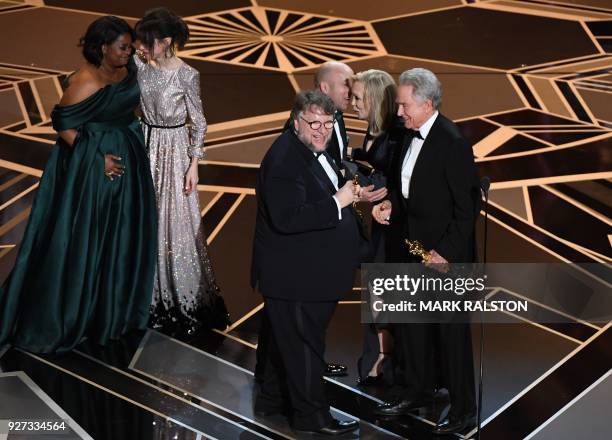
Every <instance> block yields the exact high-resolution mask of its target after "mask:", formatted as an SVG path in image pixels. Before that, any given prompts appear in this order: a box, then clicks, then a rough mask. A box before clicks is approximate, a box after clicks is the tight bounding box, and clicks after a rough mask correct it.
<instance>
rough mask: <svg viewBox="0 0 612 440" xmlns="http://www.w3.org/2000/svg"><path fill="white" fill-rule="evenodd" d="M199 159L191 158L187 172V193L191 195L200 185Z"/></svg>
mask: <svg viewBox="0 0 612 440" xmlns="http://www.w3.org/2000/svg"><path fill="white" fill-rule="evenodd" d="M199 177H200V176H199V175H198V159H197V158H195V157H194V158H193V159H191V164H190V165H189V169H188V170H187V172H186V173H185V194H186V195H190V194H191V193H192V192H193V191H194V190H195V189H197V187H198V180H199Z"/></svg>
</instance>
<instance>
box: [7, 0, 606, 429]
mask: <svg viewBox="0 0 612 440" xmlns="http://www.w3.org/2000/svg"><path fill="white" fill-rule="evenodd" d="M159 3H164V2H156V1H149V0H134V1H130V2H119V1H77V0H48V1H37V0H34V1H27V2H23V1H5V0H2V1H0V29H1V30H0V35H3V36H4V37H5V44H4V45H3V49H2V54H1V55H0V278H1V279H2V280H3V279H5V278H6V276H7V274H8V273H9V271H10V269H11V268H12V266H13V263H14V260H15V257H16V253H17V250H18V248H19V243H20V240H21V237H22V235H23V232H24V228H25V225H26V221H27V218H28V215H29V211H30V206H31V203H32V200H33V198H34V197H35V195H36V190H37V185H38V180H39V178H40V174H41V170H42V168H43V166H44V164H45V161H46V159H47V157H48V154H49V151H50V148H51V145H52V144H53V139H54V138H55V134H54V132H53V130H52V128H51V125H50V121H49V115H50V112H51V109H52V107H53V105H55V104H56V103H57V102H58V100H59V97H60V94H61V87H60V83H61V81H62V79H63V78H64V77H65V75H66V74H68V73H69V72H71V71H73V70H74V69H76V68H77V67H78V66H79V64H80V63H81V57H80V54H79V50H78V48H77V47H76V43H77V41H78V38H79V37H80V36H81V34H82V33H83V32H84V30H85V28H86V26H87V25H88V23H90V22H91V21H92V20H93V19H95V18H96V17H98V16H99V15H101V14H115V15H120V16H123V17H125V18H126V19H128V20H130V22H132V23H133V22H134V21H135V20H136V19H137V18H138V17H139V16H141V15H142V14H143V12H144V11H145V10H146V9H148V8H150V7H154V6H158V5H159ZM168 5H171V7H173V8H174V9H175V10H176V12H178V13H179V14H181V15H182V16H183V17H185V18H186V19H187V21H188V24H189V25H190V27H191V31H192V36H193V42H192V44H191V45H189V46H188V47H186V48H185V50H184V51H183V52H182V53H181V54H180V55H181V56H182V57H183V58H184V59H185V61H187V62H188V63H189V64H191V65H192V66H194V67H195V68H197V69H198V70H199V71H200V74H201V78H202V96H203V101H204V109H205V113H206V116H207V118H208V120H209V122H210V124H211V125H210V127H209V133H208V135H207V142H206V145H207V159H206V160H205V161H202V162H201V164H200V186H199V190H200V200H201V207H202V216H203V221H204V224H205V228H206V232H207V234H208V242H209V245H210V252H211V255H212V258H213V264H214V267H215V271H216V273H217V278H218V280H219V284H220V287H221V289H222V292H223V295H224V297H225V300H226V302H227V305H228V308H229V311H230V314H231V316H232V320H233V324H232V326H231V327H230V328H228V329H227V330H226V331H224V332H212V333H210V334H207V335H204V336H203V337H202V338H200V339H199V340H198V341H195V342H194V343H193V344H192V345H186V344H184V343H181V342H179V341H176V340H173V339H172V338H169V337H167V336H164V335H161V334H159V333H156V332H148V333H146V334H133V335H130V336H129V337H126V338H125V339H124V340H121V341H117V342H116V343H114V344H112V345H111V346H109V347H105V348H101V347H95V346H89V345H88V344H87V343H84V344H82V345H81V346H79V347H78V349H77V350H75V351H74V352H72V353H70V354H69V355H67V356H64V357H58V358H56V357H46V356H36V355H31V354H28V353H24V352H20V351H18V350H9V351H8V352H6V353H0V354H2V358H1V360H0V365H1V368H2V373H0V419H8V418H17V417H21V418H24V417H25V418H29V419H34V418H36V419H62V420H66V421H67V426H68V428H67V437H62V438H95V439H149V438H151V439H152V438H177V439H183V438H185V439H191V438H193V439H195V438H218V439H238V438H241V439H242V438H294V437H295V434H294V433H293V432H292V431H291V430H290V429H289V427H288V426H287V424H286V422H285V421H284V420H283V419H278V418H272V419H261V418H257V417H254V415H253V413H252V407H251V402H252V394H253V392H254V391H256V385H255V384H254V383H253V377H252V371H253V368H254V362H255V357H254V356H255V348H256V344H257V330H258V327H259V320H260V314H261V307H262V304H261V297H260V296H258V295H256V294H254V293H253V292H252V291H251V289H250V288H249V286H248V275H249V267H250V258H251V241H252V235H253V221H254V218H255V199H254V189H253V188H254V181H255V175H256V173H257V167H258V164H259V162H260V160H261V158H262V157H263V154H264V153H265V151H266V150H267V148H268V147H269V145H270V144H271V142H272V140H273V139H274V138H275V137H276V136H278V134H279V133H280V132H281V129H282V126H283V123H284V121H285V120H286V118H287V116H288V109H289V107H290V106H291V103H292V99H293V95H294V94H295V92H296V91H297V90H301V89H305V88H309V87H310V86H311V84H312V79H313V72H314V70H315V69H316V67H317V65H318V64H320V63H321V62H323V61H326V60H342V61H345V62H347V63H348V64H349V65H351V67H352V68H353V69H354V70H355V71H360V70H365V69H368V68H380V69H385V70H388V71H389V72H390V73H392V74H393V75H394V76H395V77H396V78H397V76H398V75H399V73H401V72H402V71H403V70H405V69H407V68H411V67H417V66H422V67H427V68H429V69H431V70H433V71H434V72H436V73H437V74H438V75H439V77H440V79H441V81H442V83H443V86H444V104H443V107H442V111H443V112H444V113H445V114H446V115H447V116H449V117H451V118H453V119H454V120H455V121H457V122H458V125H459V127H460V129H461V130H462V132H463V134H464V136H465V137H466V138H467V139H469V140H470V142H471V143H472V144H473V145H474V154H475V156H476V161H477V165H478V168H479V172H480V174H481V175H487V176H489V177H490V178H491V181H492V185H491V192H490V201H491V205H490V211H489V224H488V230H489V249H488V259H489V261H496V262H560V261H569V262H600V263H610V261H611V259H612V250H611V237H612V228H611V225H612V220H611V217H612V214H611V212H612V209H611V200H612V196H611V194H612V191H611V188H612V182H611V180H610V179H611V178H612V105H611V104H612V100H611V97H612V71H611V69H612V54H611V51H612V30H611V29H612V4H610V1H609V0H559V1H556V0H524V1H521V0H491V1H461V0H423V1H419V2H407V1H388V2H379V3H378V4H376V7H373V6H372V3H371V2H363V1H358V2H355V1H347V0H340V1H331V2H330V1H326V2H324V1H320V0H313V1H310V2H298V1H289V0H287V1H276V0H257V1H248V0H226V1H221V0H210V1H206V2H195V1H189V0H175V1H172V2H168ZM220 35H223V36H224V38H229V39H230V40H232V42H235V44H230V45H229V46H228V45H227V44H226V43H225V40H221V39H219V36H220ZM346 125H347V129H348V132H349V135H350V145H351V146H359V145H361V141H362V138H363V134H364V131H365V126H364V125H363V123H362V122H360V121H358V120H357V119H356V117H355V116H354V115H351V114H347V115H346ZM478 226H479V229H480V231H481V232H482V226H483V220H482V218H481V219H480V220H479V225H478ZM481 235H482V234H480V236H481ZM355 286H356V287H358V284H357V283H356V285H355ZM359 299H360V297H359V292H358V290H357V289H355V290H354V291H353V292H352V293H348V294H347V296H346V298H345V301H343V302H342V303H341V304H340V305H339V307H338V309H337V312H336V314H335V316H334V318H333V321H332V323H331V327H330V329H329V332H328V355H327V358H328V360H330V361H334V362H342V363H345V364H347V365H348V366H349V373H350V374H349V375H348V376H347V377H343V378H334V379H326V389H327V392H328V396H329V399H330V402H331V405H332V407H333V408H334V411H335V414H336V416H337V417H339V418H346V419H349V418H355V419H359V420H360V430H359V436H360V437H361V438H371V439H378V438H402V437H403V438H411V439H421V438H423V439H426V438H430V437H431V435H430V434H429V432H430V430H431V425H432V424H433V423H434V422H435V421H436V420H437V418H438V417H440V415H441V413H443V412H444V407H445V399H444V396H441V397H440V399H439V401H438V402H437V405H436V407H435V408H434V409H433V410H432V411H431V412H427V413H420V414H414V416H406V417H401V418H398V419H395V420H377V419H376V417H375V416H374V415H373V414H372V409H373V407H374V405H376V403H377V402H379V400H378V397H377V396H379V395H380V394H379V393H378V392H377V390H375V389H359V388H357V386H356V385H355V379H356V360H357V358H358V357H359V355H360V353H361V344H362V335H363V329H362V327H361V325H360V324H359V321H360V311H359V303H358V302H359ZM535 306H537V305H535ZM512 319H514V320H515V322H514V323H505V324H488V325H487V326H486V329H485V332H486V333H485V334H486V336H485V340H486V344H485V354H484V365H485V376H484V401H483V420H484V423H483V426H484V427H483V430H482V438H484V439H495V440H498V439H519V438H525V437H529V438H533V439H564V438H567V439H574V438H589V439H599V438H609V437H610V436H611V435H612V429H611V428H610V427H609V422H608V421H609V419H610V415H611V414H610V407H609V403H607V404H606V401H609V396H610V394H611V392H612V389H611V387H612V380H611V379H610V376H609V375H610V369H611V367H612V351H611V348H610V347H612V329H610V325H609V324H605V323H603V324H598V325H585V324H584V323H580V322H578V321H575V322H572V323H570V324H566V325H563V326H554V325H547V324H536V323H533V322H530V321H529V320H528V319H521V317H520V316H519V317H517V318H512ZM473 335H474V336H473V337H474V346H475V347H478V344H479V337H478V335H479V331H478V328H477V327H475V328H474V332H473ZM477 356H478V355H477V353H475V360H476V361H477V360H478V358H477ZM602 421H603V422H602ZM0 426H1V425H0ZM464 434H466V436H468V437H469V435H470V434H473V433H464ZM1 436H2V433H1V432H0V438H1ZM355 437H357V436H354V438H355ZM50 438H51V437H50ZM348 438H350V436H349V437H348Z"/></svg>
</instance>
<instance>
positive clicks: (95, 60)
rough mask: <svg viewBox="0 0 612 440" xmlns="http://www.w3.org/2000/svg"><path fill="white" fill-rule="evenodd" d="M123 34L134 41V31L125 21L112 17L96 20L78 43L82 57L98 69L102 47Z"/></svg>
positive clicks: (101, 56)
mask: <svg viewBox="0 0 612 440" xmlns="http://www.w3.org/2000/svg"><path fill="white" fill-rule="evenodd" d="M123 34H128V35H129V36H130V37H132V40H133V39H134V31H133V30H132V28H131V27H130V25H129V24H128V23H127V22H126V21H125V20H123V19H121V18H119V17H115V16H112V15H107V16H104V17H100V18H98V19H97V20H96V21H94V22H93V23H91V24H90V25H89V27H88V28H87V31H86V32H85V35H84V36H83V37H82V38H81V40H80V41H79V46H80V47H82V48H83V56H84V57H85V59H86V60H87V61H88V62H90V63H91V64H93V65H94V66H97V67H100V64H101V63H102V58H103V54H102V46H104V45H105V44H112V43H114V42H115V41H117V38H119V37H120V36H121V35H123Z"/></svg>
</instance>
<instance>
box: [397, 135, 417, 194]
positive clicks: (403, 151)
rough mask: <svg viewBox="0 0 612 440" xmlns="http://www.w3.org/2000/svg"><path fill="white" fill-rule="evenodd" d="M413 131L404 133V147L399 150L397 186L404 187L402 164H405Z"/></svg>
mask: <svg viewBox="0 0 612 440" xmlns="http://www.w3.org/2000/svg"><path fill="white" fill-rule="evenodd" d="M413 137H414V136H412V133H410V132H408V131H407V132H406V133H405V134H404V138H403V141H402V148H401V149H400V151H399V155H398V160H397V162H396V163H395V170H394V175H395V179H396V185H397V188H399V189H400V191H401V188H402V165H403V164H404V159H405V158H406V154H407V153H408V149H409V148H410V144H411V143H412V139H413Z"/></svg>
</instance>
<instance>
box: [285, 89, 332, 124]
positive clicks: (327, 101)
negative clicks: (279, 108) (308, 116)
mask: <svg viewBox="0 0 612 440" xmlns="http://www.w3.org/2000/svg"><path fill="white" fill-rule="evenodd" d="M313 105H314V106H316V107H320V108H321V110H323V112H325V113H327V114H328V115H333V114H334V112H335V111H336V106H335V105H334V101H332V99H331V98H330V97H329V96H327V95H326V94H325V93H323V92H322V91H320V90H306V91H303V92H300V93H298V94H297V95H296V96H295V101H294V103H293V108H292V109H291V117H292V119H297V118H299V117H300V113H302V112H304V111H306V110H308V109H309V108H310V106H313Z"/></svg>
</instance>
